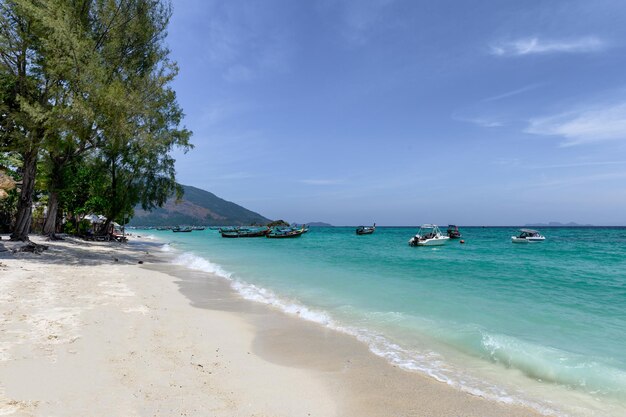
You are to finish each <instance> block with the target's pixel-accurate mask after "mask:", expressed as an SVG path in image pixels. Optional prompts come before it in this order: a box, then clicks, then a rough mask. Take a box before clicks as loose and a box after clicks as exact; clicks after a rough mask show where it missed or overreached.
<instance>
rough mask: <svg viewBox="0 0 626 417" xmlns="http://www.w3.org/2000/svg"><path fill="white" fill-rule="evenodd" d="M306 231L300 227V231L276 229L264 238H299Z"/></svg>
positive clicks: (306, 230)
mask: <svg viewBox="0 0 626 417" xmlns="http://www.w3.org/2000/svg"><path fill="white" fill-rule="evenodd" d="M308 231H309V229H307V228H305V227H304V226H302V228H300V229H282V230H281V229H276V230H272V231H271V232H270V233H268V234H267V235H266V237H268V238H270V239H286V238H290V237H300V236H302V235H303V234H304V233H306V232H308Z"/></svg>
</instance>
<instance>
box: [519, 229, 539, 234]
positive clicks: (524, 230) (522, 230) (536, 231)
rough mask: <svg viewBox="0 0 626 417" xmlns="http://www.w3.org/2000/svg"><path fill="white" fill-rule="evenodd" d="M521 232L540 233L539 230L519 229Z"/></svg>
mask: <svg viewBox="0 0 626 417" xmlns="http://www.w3.org/2000/svg"><path fill="white" fill-rule="evenodd" d="M519 231H520V232H524V233H539V231H538V230H533V229H519Z"/></svg>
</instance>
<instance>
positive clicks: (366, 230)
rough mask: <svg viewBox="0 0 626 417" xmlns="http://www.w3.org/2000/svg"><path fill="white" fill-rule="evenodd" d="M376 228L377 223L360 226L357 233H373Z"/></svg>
mask: <svg viewBox="0 0 626 417" xmlns="http://www.w3.org/2000/svg"><path fill="white" fill-rule="evenodd" d="M374 230H376V223H374V225H373V226H371V227H370V226H359V227H357V228H356V234H357V235H359V236H360V235H371V234H372V233H374Z"/></svg>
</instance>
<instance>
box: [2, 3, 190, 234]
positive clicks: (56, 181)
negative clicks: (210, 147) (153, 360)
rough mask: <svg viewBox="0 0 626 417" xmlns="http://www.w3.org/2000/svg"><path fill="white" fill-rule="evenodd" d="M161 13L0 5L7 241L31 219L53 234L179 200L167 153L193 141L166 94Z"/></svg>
mask: <svg viewBox="0 0 626 417" xmlns="http://www.w3.org/2000/svg"><path fill="white" fill-rule="evenodd" d="M170 16H171V5H170V3H169V2H168V1H166V0H76V1H71V2H68V1H65V0H0V169H2V171H3V176H2V177H1V178H0V180H1V181H2V185H1V186H2V190H3V191H1V193H2V195H3V196H5V194H6V196H5V198H4V199H3V200H2V202H0V210H2V213H0V220H1V221H2V222H3V224H2V227H4V228H7V227H9V228H10V229H11V239H12V240H28V235H29V233H30V231H31V226H32V225H33V216H34V217H35V218H36V219H37V220H41V224H40V227H41V230H42V232H43V233H44V234H48V235H52V236H53V235H54V233H55V232H58V231H59V230H61V227H62V223H63V222H62V220H63V219H64V218H65V219H67V220H73V221H69V222H67V224H68V225H72V224H73V225H77V224H78V219H80V218H81V216H83V215H85V214H87V213H90V212H97V213H101V214H103V215H104V216H105V217H106V221H105V222H103V223H102V224H101V226H100V227H101V228H102V230H106V229H107V228H108V227H109V224H110V223H111V222H113V221H116V222H119V223H125V220H126V219H128V218H129V217H132V215H133V212H134V208H135V207H136V206H137V205H139V206H141V207H142V208H143V209H144V210H150V209H153V208H155V207H159V206H161V205H163V204H164V203H165V202H166V200H167V199H168V198H169V197H171V196H172V195H175V196H178V197H180V196H181V195H182V188H181V187H180V186H179V185H178V184H177V183H176V178H175V169H174V162H175V160H174V159H173V157H172V155H171V151H172V150H173V149H175V148H180V149H182V150H183V151H187V150H189V149H190V148H191V147H192V145H191V144H190V142H189V138H190V136H191V132H190V131H189V130H187V129H185V128H184V127H182V126H181V123H182V118H183V113H182V109H181V108H180V106H179V105H178V103H177V101H176V94H175V92H174V91H173V89H172V88H171V82H172V80H173V79H174V77H175V76H176V74H177V72H178V68H177V66H176V64H175V63H174V62H172V61H171V60H170V59H169V50H168V48H167V47H166V45H165V42H164V41H165V36H166V33H167V32H166V29H167V25H168V21H169V19H170ZM5 176H6V177H9V178H11V183H15V184H16V185H17V187H14V186H13V187H11V186H6V187H5V185H4V184H5V181H4V180H3V179H2V178H4V177H5ZM6 184H7V185H8V184H9V182H8V181H7V182H6ZM34 204H35V206H34ZM44 206H45V207H46V210H45V212H46V213H47V214H46V216H45V219H44V218H43V211H44Z"/></svg>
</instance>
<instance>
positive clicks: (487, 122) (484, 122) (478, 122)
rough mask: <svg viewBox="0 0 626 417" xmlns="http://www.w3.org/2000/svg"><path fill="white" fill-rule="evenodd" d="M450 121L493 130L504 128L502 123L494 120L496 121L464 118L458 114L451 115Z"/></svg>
mask: <svg viewBox="0 0 626 417" xmlns="http://www.w3.org/2000/svg"><path fill="white" fill-rule="evenodd" d="M452 119H454V120H456V121H459V122H465V123H471V124H474V125H476V126H480V127H488V128H493V127H501V126H504V123H503V122H501V121H499V120H496V119H491V118H487V117H466V116H460V115H458V114H453V115H452Z"/></svg>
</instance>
